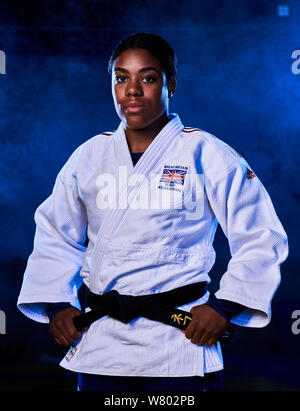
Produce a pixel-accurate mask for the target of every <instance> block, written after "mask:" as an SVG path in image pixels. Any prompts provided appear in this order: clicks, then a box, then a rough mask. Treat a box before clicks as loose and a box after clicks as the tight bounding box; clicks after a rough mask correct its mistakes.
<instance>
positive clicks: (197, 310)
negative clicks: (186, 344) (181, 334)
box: [185, 304, 229, 346]
mask: <svg viewBox="0 0 300 411" xmlns="http://www.w3.org/2000/svg"><path fill="white" fill-rule="evenodd" d="M190 312H191V313H192V315H193V318H192V321H191V322H190V324H189V325H188V327H187V329H186V330H185V336H186V338H188V339H189V340H191V342H192V343H193V344H199V345H202V346H203V345H208V346H211V345H213V344H216V342H217V341H218V339H219V338H220V337H221V335H222V333H223V331H224V330H225V329H226V328H227V326H228V324H229V321H228V320H226V318H224V317H223V316H222V315H221V314H219V313H218V312H217V311H215V310H214V309H213V308H211V307H209V306H208V305H205V304H203V305H196V306H195V307H193V308H192V309H191V311H190Z"/></svg>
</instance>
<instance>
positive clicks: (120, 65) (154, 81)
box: [112, 49, 174, 130]
mask: <svg viewBox="0 0 300 411" xmlns="http://www.w3.org/2000/svg"><path fill="white" fill-rule="evenodd" d="M172 84H173V88H172V91H174V82H173V83H172ZM171 87H172V86H171ZM168 94H169V91H168V84H167V80H166V74H165V72H164V71H163V68H162V66H161V64H160V62H159V60H158V59H157V58H156V57H154V56H152V54H151V53H150V52H148V51H147V50H144V49H129V50H125V51H124V52H123V53H122V54H120V56H119V57H117V58H116V60H115V61H114V64H113V67H112V95H113V99H114V104H115V108H116V112H117V114H118V116H119V118H120V120H122V121H123V123H124V125H125V127H126V128H131V129H135V130H138V129H143V128H146V127H147V126H150V125H151V124H152V123H153V122H155V121H156V120H157V119H159V118H160V117H161V116H163V115H166V116H167V115H168V109H169V97H168Z"/></svg>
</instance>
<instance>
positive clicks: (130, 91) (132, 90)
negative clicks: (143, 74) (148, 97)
mask: <svg viewBox="0 0 300 411" xmlns="http://www.w3.org/2000/svg"><path fill="white" fill-rule="evenodd" d="M142 94H143V89H142V87H141V86H140V84H139V83H138V81H136V80H131V81H128V83H127V88H126V95H127V96H140V95H142Z"/></svg>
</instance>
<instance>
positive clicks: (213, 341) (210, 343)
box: [206, 338, 217, 347]
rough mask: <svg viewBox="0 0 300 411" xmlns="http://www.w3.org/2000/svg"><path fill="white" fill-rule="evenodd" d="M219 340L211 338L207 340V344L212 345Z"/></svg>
mask: <svg viewBox="0 0 300 411" xmlns="http://www.w3.org/2000/svg"><path fill="white" fill-rule="evenodd" d="M216 342H217V340H216V339H215V338H210V339H209V340H208V342H207V344H206V345H207V346H208V347H211V346H212V345H214V344H216Z"/></svg>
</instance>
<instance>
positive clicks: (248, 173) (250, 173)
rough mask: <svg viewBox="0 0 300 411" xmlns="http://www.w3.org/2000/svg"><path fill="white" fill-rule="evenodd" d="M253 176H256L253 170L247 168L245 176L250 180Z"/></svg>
mask: <svg viewBox="0 0 300 411" xmlns="http://www.w3.org/2000/svg"><path fill="white" fill-rule="evenodd" d="M254 177H256V174H255V173H254V171H252V170H250V169H249V168H247V178H248V180H251V179H252V178H254Z"/></svg>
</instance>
